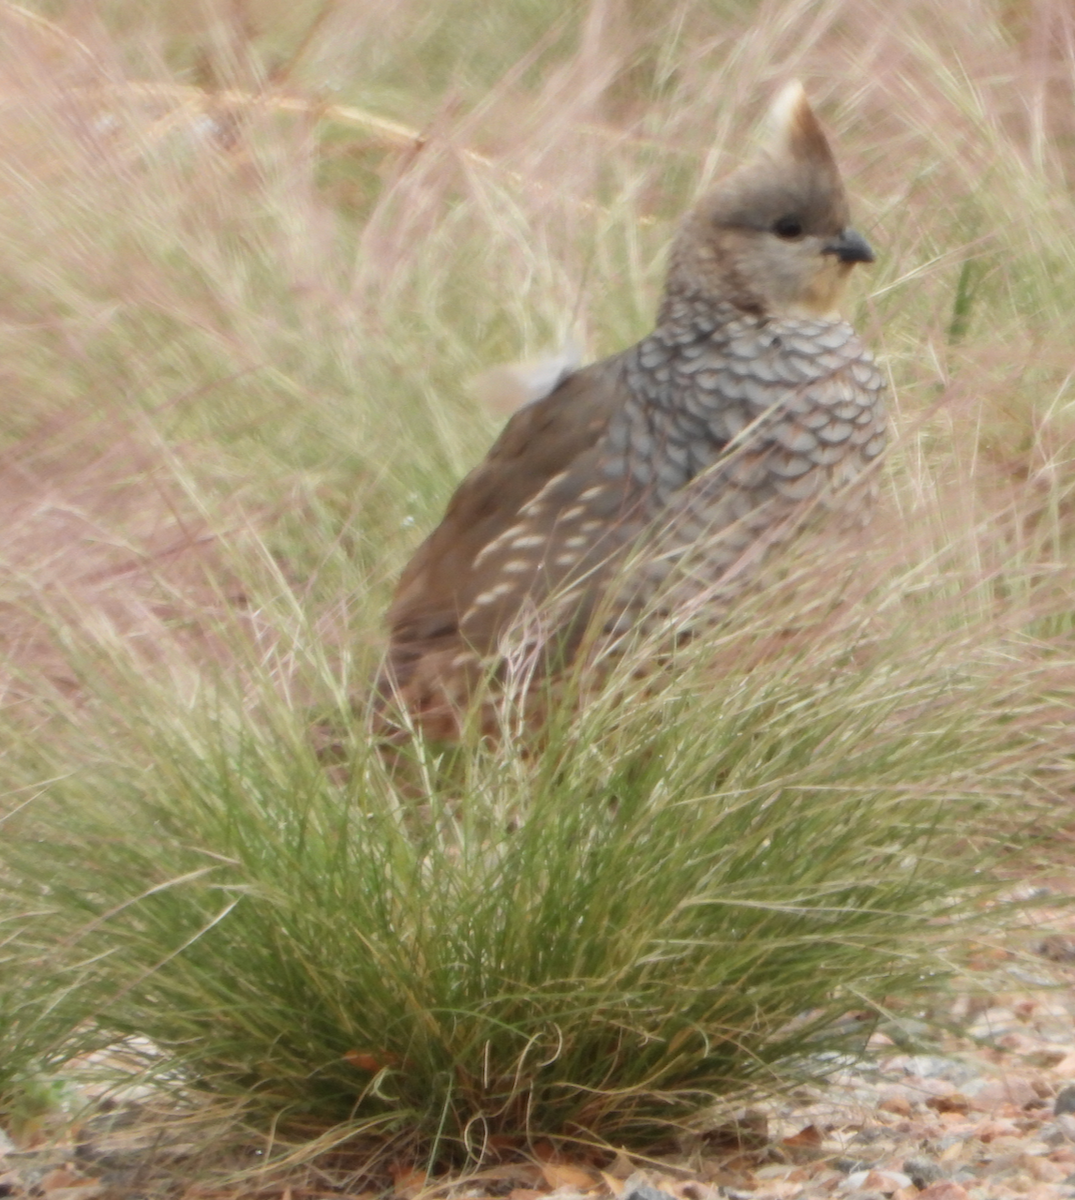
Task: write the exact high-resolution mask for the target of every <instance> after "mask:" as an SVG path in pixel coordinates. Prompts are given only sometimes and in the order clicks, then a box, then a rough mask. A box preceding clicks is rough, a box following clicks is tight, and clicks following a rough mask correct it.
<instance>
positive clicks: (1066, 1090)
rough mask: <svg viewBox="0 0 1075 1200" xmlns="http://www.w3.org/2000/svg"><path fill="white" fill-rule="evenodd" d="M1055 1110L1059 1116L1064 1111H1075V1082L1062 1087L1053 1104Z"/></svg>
mask: <svg viewBox="0 0 1075 1200" xmlns="http://www.w3.org/2000/svg"><path fill="white" fill-rule="evenodd" d="M1053 1112H1054V1113H1055V1115H1056V1116H1058V1117H1061V1116H1063V1115H1064V1113H1075V1084H1072V1083H1069V1084H1068V1086H1067V1087H1062V1088H1061V1089H1060V1091H1059V1092H1058V1093H1057V1096H1056V1102H1055V1103H1054V1104H1053Z"/></svg>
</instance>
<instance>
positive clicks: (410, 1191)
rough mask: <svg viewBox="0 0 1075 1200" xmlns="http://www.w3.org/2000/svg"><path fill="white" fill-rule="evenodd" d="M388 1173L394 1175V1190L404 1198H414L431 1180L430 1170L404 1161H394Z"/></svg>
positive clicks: (406, 1199)
mask: <svg viewBox="0 0 1075 1200" xmlns="http://www.w3.org/2000/svg"><path fill="white" fill-rule="evenodd" d="M388 1173H389V1174H390V1175H391V1176H392V1185H393V1186H392V1190H393V1192H394V1193H395V1195H397V1196H401V1197H403V1200H413V1198H414V1197H415V1196H417V1195H418V1193H419V1192H420V1191H421V1190H422V1189H423V1188H424V1187H425V1186H426V1183H427V1182H428V1181H429V1172H428V1171H423V1170H422V1169H421V1168H420V1167H413V1166H408V1165H406V1164H403V1163H392V1164H391V1165H390V1166H389V1168H388Z"/></svg>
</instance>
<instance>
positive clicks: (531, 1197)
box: [508, 1188, 547, 1200]
mask: <svg viewBox="0 0 1075 1200" xmlns="http://www.w3.org/2000/svg"><path fill="white" fill-rule="evenodd" d="M545 1195H547V1193H546V1192H539V1191H537V1190H536V1189H535V1188H512V1189H511V1191H510V1192H508V1200H542V1198H543V1197H544V1196H545Z"/></svg>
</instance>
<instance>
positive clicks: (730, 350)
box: [378, 84, 885, 737]
mask: <svg viewBox="0 0 1075 1200" xmlns="http://www.w3.org/2000/svg"><path fill="white" fill-rule="evenodd" d="M770 121H771V126H772V129H771V134H770V139H769V142H768V144H767V145H766V148H765V149H764V151H763V152H762V153H761V154H760V156H759V157H758V158H757V159H756V161H754V162H752V163H750V164H749V165H747V166H744V167H742V168H740V169H739V170H737V171H735V172H734V173H733V174H732V175H731V176H729V177H728V178H726V179H725V180H724V181H723V182H722V183H720V184H719V185H718V186H717V187H716V188H714V189H713V191H712V192H710V193H709V194H708V195H706V196H704V197H703V198H702V199H701V200H700V201H699V203H697V204H696V205H695V206H694V208H693V209H692V210H691V211H690V212H689V213H688V214H687V215H686V217H685V218H684V219H683V221H682V223H681V225H680V227H679V230H678V233H677V234H676V237H675V239H674V242H673V245H672V250H671V258H670V264H669V269H668V277H667V283H666V286H665V290H664V295H663V298H662V301H661V305H660V309H659V312H658V316H657V324H656V328H655V329H654V331H653V332H652V333H651V334H649V335H648V336H647V337H645V338H643V339H642V341H640V342H638V343H637V344H636V345H634V346H631V347H630V348H629V349H627V350H624V351H621V352H620V353H618V354H615V355H613V356H612V357H610V358H607V359H604V360H602V361H600V362H597V363H594V364H592V365H590V366H587V367H584V368H581V369H578V370H569V371H568V372H566V373H565V374H564V376H563V377H562V378H558V379H556V380H555V381H553V383H552V385H551V386H550V388H549V390H548V391H547V394H544V395H542V396H540V397H539V398H537V399H534V400H532V401H531V402H530V403H528V404H527V405H526V406H525V407H523V408H522V409H520V410H519V411H518V412H516V413H515V415H514V416H513V417H512V418H511V420H510V421H509V422H508V424H507V426H506V427H505V429H504V431H503V432H502V433H501V435H500V437H499V438H498V439H497V441H496V442H495V443H494V445H493V447H492V449H491V450H490V451H489V453H488V454H487V455H486V457H485V459H484V461H482V462H481V463H480V464H479V465H478V466H477V467H476V468H475V469H474V470H473V471H472V472H471V473H470V474H469V475H468V476H467V478H466V479H465V480H464V481H463V482H462V483H461V484H460V486H459V488H458V489H457V491H456V492H455V495H454V496H453V497H452V499H451V501H450V502H449V504H448V508H447V512H446V513H445V515H444V518H443V520H442V521H441V523H440V524H439V525H438V526H437V528H436V529H434V530H433V532H432V533H431V534H430V535H429V537H427V538H426V540H425V541H424V542H423V543H422V545H421V546H420V547H419V548H418V550H417V552H416V553H415V554H414V556H413V558H412V559H411V561H410V563H409V564H408V566H407V568H406V569H405V571H404V572H403V576H402V578H401V580H400V582H399V586H398V588H397V590H396V594H395V598H394V600H393V603H392V606H391V608H390V610H389V613H388V623H389V627H390V645H389V650H388V656H387V661H386V664H385V667H384V671H383V673H382V677H381V679H380V681H379V686H378V694H379V704H380V719H381V721H382V722H383V723H384V725H385V727H386V728H388V729H392V728H402V727H403V726H405V725H407V724H408V723H411V724H414V725H415V726H417V727H420V728H421V729H423V730H424V731H425V732H426V733H427V734H428V735H430V736H434V737H453V736H455V735H456V734H457V733H458V729H459V723H460V721H461V720H462V718H463V714H464V713H465V712H466V711H467V709H468V706H469V705H470V703H471V701H472V699H473V696H474V693H475V690H476V689H477V687H478V684H479V682H480V681H482V680H486V681H488V680H490V679H492V680H494V681H495V679H496V676H497V673H498V669H499V670H500V671H501V673H503V663H504V662H505V656H509V657H510V654H511V653H512V647H514V648H515V650H518V647H519V645H520V638H522V641H523V642H526V640H527V639H530V643H531V644H532V643H533V642H534V639H535V638H536V639H537V640H538V641H539V642H540V643H541V644H542V645H543V646H545V647H546V652H545V654H544V657H542V658H541V659H540V663H539V666H538V669H537V670H536V671H535V672H534V674H536V675H539V676H540V675H542V674H543V673H547V672H548V671H550V670H554V669H560V668H562V667H563V666H564V664H566V663H568V662H570V661H571V660H572V659H573V658H575V657H576V656H577V655H578V653H579V648H580V647H581V646H583V645H586V646H587V647H591V646H593V645H595V644H598V645H599V644H601V642H602V640H603V641H604V642H605V644H606V645H607V644H609V642H610V641H613V640H615V639H616V638H622V637H623V636H624V635H625V633H627V632H629V631H630V630H632V629H634V628H636V627H637V626H638V625H639V624H640V623H642V622H644V621H646V622H652V621H653V620H654V617H655V614H656V616H657V617H658V618H663V617H666V616H668V615H670V614H674V613H676V612H677V611H678V612H683V611H688V612H690V613H691V620H695V621H698V620H704V619H705V618H706V615H707V614H710V615H717V614H719V613H720V612H722V611H725V610H726V608H727V606H728V604H729V602H730V600H731V599H732V598H733V597H734V596H735V595H736V593H737V591H739V590H740V589H741V588H742V586H743V583H744V580H747V579H749V578H750V575H751V572H752V571H753V570H754V568H755V567H756V565H757V564H758V563H759V562H760V561H762V560H763V559H764V557H765V555H766V554H767V553H768V552H769V548H770V547H771V546H772V545H773V544H775V543H777V542H780V541H782V540H784V539H785V538H786V537H787V535H788V533H789V531H791V530H793V529H795V528H797V527H798V526H799V525H801V523H802V521H803V519H804V514H805V513H806V512H808V511H810V510H816V509H817V508H819V507H826V506H830V505H831V504H832V503H833V502H834V501H835V499H836V498H837V497H839V498H840V499H841V503H843V504H844V505H846V506H847V507H850V508H852V509H857V510H859V511H864V510H865V509H866V507H867V505H868V496H869V492H870V489H869V487H867V486H863V479H862V477H863V476H864V475H866V474H867V473H868V472H869V468H870V467H871V464H873V463H875V462H876V460H877V459H878V456H879V455H880V454H881V452H882V450H883V448H884V445H885V415H884V407H883V400H882V394H883V390H884V389H883V381H882V378H881V375H880V373H879V372H878V370H877V368H876V367H875V366H874V363H873V360H872V358H871V357H870V354H869V352H868V351H867V350H866V349H865V347H864V346H863V345H862V343H861V342H860V341H859V339H858V337H857V336H856V334H855V332H854V330H852V328H851V327H850V325H848V324H847V323H846V322H844V321H843V320H841V318H840V317H839V315H838V312H837V309H838V306H839V303H840V299H841V296H842V295H843V292H844V288H845V286H846V284H847V280H848V277H849V275H850V273H851V271H852V270H853V269H854V267H855V265H856V264H858V263H869V262H872V261H873V257H874V256H873V252H872V250H871V249H870V247H869V245H868V244H867V242H866V241H865V239H864V238H863V237H862V236H861V235H860V234H859V233H857V232H856V231H855V230H854V229H853V228H851V226H850V224H849V211H848V202H847V196H846V193H845V191H844V186H843V182H842V180H841V178H840V173H839V170H838V168H837V165H836V161H835V159H834V158H833V154H832V151H831V149H830V148H829V143H828V141H827V139H826V137H825V134H824V132H823V130H822V128H821V126H820V124H819V123H818V120H817V118H816V116H815V115H814V113H813V111H812V109H811V108H810V105H809V104H808V102H807V100H806V97H805V95H804V93H803V90H802V88H801V86H800V85H798V84H791V85H789V86H788V87H787V88H785V89H784V90H783V91H782V92H781V93H780V95H779V96H778V97H777V99H776V101H775V103H774V104H773V107H772V110H771V114H770ZM856 480H858V481H859V485H858V486H857V487H855V486H852V485H853V484H855V482H856ZM520 631H522V633H520ZM535 631H536V632H535ZM531 648H532V645H531ZM404 713H405V714H408V715H407V716H403V714H404ZM401 720H402V724H400V721H401Z"/></svg>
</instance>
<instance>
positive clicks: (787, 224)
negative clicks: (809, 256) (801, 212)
mask: <svg viewBox="0 0 1075 1200" xmlns="http://www.w3.org/2000/svg"><path fill="white" fill-rule="evenodd" d="M773 233H775V234H776V236H777V237H782V238H787V239H788V241H791V239H792V238H799V237H802V235H803V223H802V221H800V220H799V218H798V217H781V218H780V220H779V221H774V222H773Z"/></svg>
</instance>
